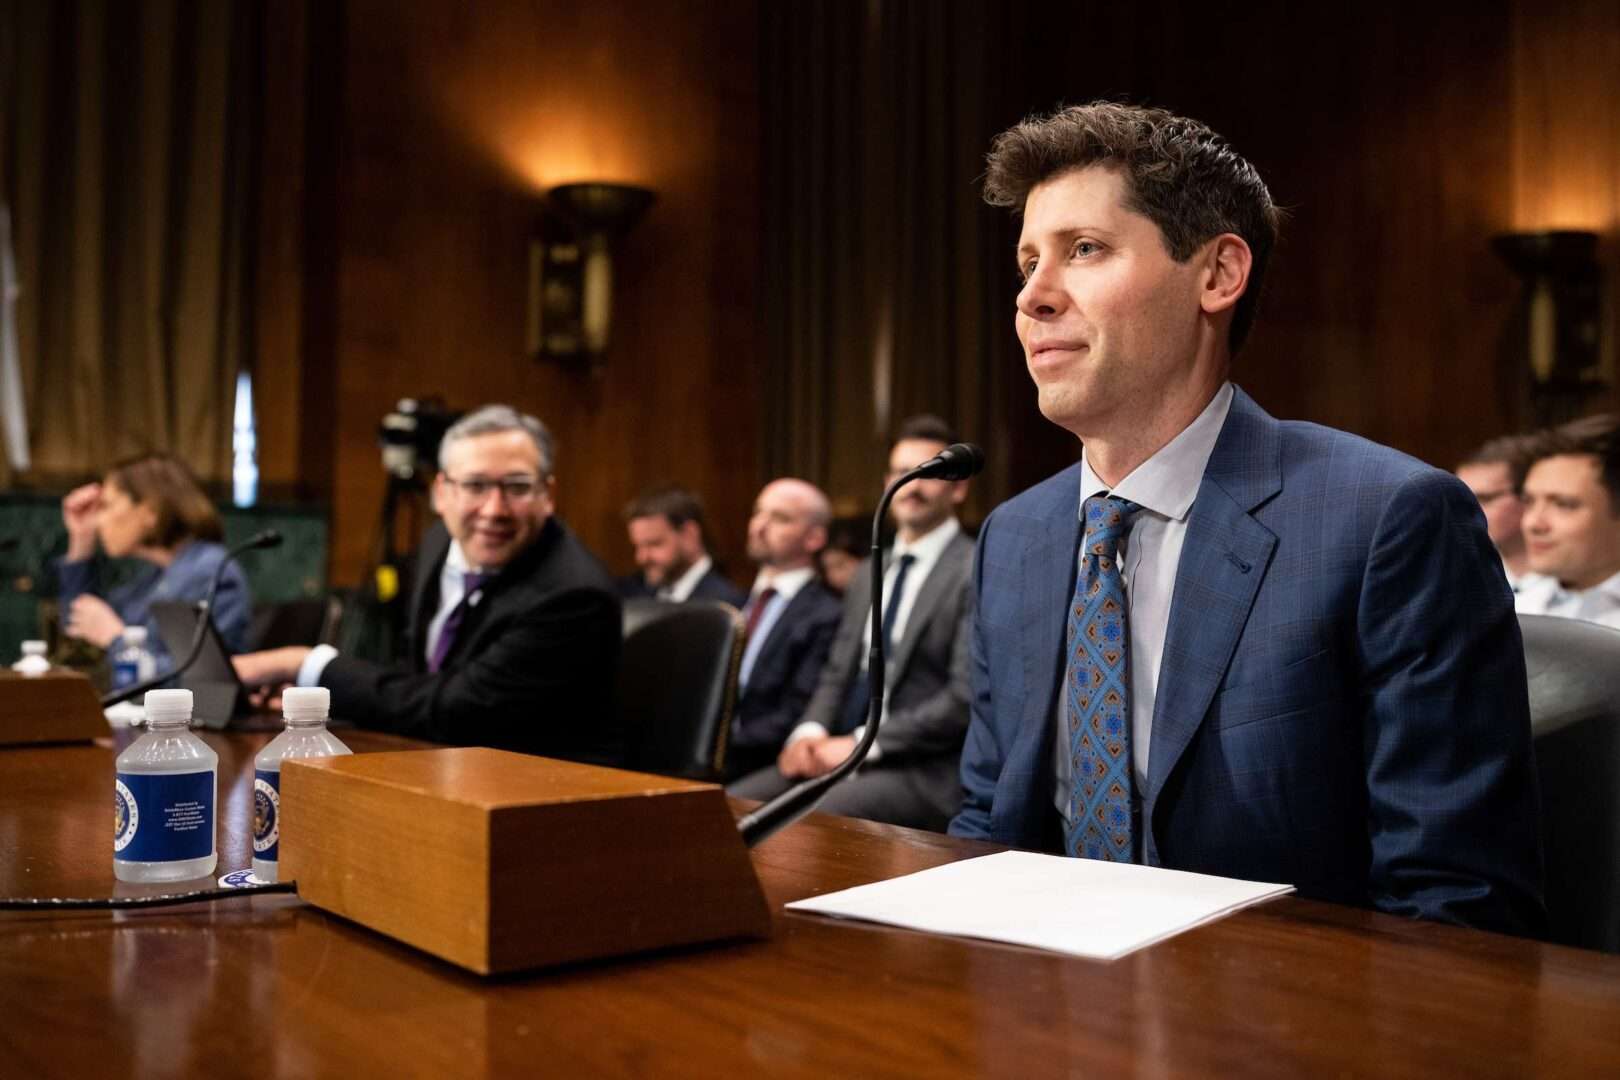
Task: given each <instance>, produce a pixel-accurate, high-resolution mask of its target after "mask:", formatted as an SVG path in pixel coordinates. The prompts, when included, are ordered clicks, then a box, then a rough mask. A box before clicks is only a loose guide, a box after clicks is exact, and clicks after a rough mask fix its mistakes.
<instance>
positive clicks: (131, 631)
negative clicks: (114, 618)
mask: <svg viewBox="0 0 1620 1080" xmlns="http://www.w3.org/2000/svg"><path fill="white" fill-rule="evenodd" d="M124 644H125V645H145V644H146V627H144V626H126V627H124Z"/></svg>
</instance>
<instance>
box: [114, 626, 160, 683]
mask: <svg viewBox="0 0 1620 1080" xmlns="http://www.w3.org/2000/svg"><path fill="white" fill-rule="evenodd" d="M122 637H123V639H124V642H123V644H122V645H120V646H119V648H118V651H117V652H115V653H113V674H112V688H113V689H114V690H122V689H123V688H124V687H126V686H134V685H135V684H136V683H138V682H144V681H146V680H147V679H150V678H151V677H152V676H153V675H155V674H156V673H157V660H156V659H154V658H153V656H152V654H151V653H150V652H148V651H147V649H146V627H144V626H126V627H124V633H123V634H122Z"/></svg>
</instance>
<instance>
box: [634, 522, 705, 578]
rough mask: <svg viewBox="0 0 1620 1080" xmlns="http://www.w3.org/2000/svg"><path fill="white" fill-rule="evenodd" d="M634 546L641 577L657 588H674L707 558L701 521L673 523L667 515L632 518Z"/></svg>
mask: <svg viewBox="0 0 1620 1080" xmlns="http://www.w3.org/2000/svg"><path fill="white" fill-rule="evenodd" d="M629 530H630V546H631V547H632V548H634V549H635V553H636V565H637V566H639V567H640V568H641V576H642V577H643V578H645V579H646V581H647V584H648V585H651V586H652V587H653V588H655V589H659V588H663V587H664V586H665V585H673V584H674V583H675V582H677V581H679V580H680V578H681V575H682V574H684V573H686V572H687V571H688V570H690V569H691V568H692V564H693V563H695V562H697V561H698V560H699V559H701V558H702V557H703V540H702V535H701V533H700V531H699V529H698V525H697V522H695V521H688V522H684V523H682V524H680V525H674V524H671V523H670V520H669V518H667V517H665V516H664V515H663V514H653V515H650V516H648V517H638V518H631V519H630V525H629Z"/></svg>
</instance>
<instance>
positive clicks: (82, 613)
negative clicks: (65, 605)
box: [64, 593, 124, 649]
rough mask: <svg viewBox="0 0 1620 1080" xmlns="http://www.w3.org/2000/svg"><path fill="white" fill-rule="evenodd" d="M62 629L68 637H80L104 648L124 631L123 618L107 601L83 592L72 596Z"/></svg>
mask: <svg viewBox="0 0 1620 1080" xmlns="http://www.w3.org/2000/svg"><path fill="white" fill-rule="evenodd" d="M64 629H65V630H66V632H67V635H68V637H76V638H82V639H83V640H85V641H88V642H89V643H90V644H92V645H95V646H97V647H99V648H102V649H105V648H106V647H107V646H108V645H111V644H112V643H113V641H114V640H115V639H116V638H117V637H118V635H119V634H122V633H123V632H124V620H123V619H120V618H119V617H118V612H116V611H114V610H113V609H112V608H111V607H109V606H108V605H107V601H105V600H103V599H102V598H101V597H99V596H91V595H90V594H89V593H84V594H81V595H79V596H76V597H74V599H73V607H72V608H70V609H69V610H68V619H67V626H66V627H64Z"/></svg>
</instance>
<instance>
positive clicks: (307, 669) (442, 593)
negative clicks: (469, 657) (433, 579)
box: [297, 540, 480, 686]
mask: <svg viewBox="0 0 1620 1080" xmlns="http://www.w3.org/2000/svg"><path fill="white" fill-rule="evenodd" d="M478 569H480V568H479V567H476V566H473V565H472V564H471V563H470V562H468V561H467V554H466V552H464V551H462V550H461V542H460V541H458V540H451V541H450V549H449V550H448V551H447V552H445V555H444V565H443V566H442V567H440V568H439V606H438V608H437V610H435V611H434V613H433V618H432V619H430V620H428V628H427V645H426V650H427V651H426V652H425V653H424V654H423V655H425V656H432V655H433V650H434V649H435V648H437V647H438V644H439V635H441V634H442V633H444V621H445V620H446V619H448V618H449V617H450V613H451V612H452V611H454V610H455V609H456V605H457V604H459V603H461V598H462V596H464V595H465V594H466V592H467V575H468V574H470V573H473V572H474V571H476V570H478ZM476 602H477V601H476V600H475V601H474V603H476ZM337 654H338V651H337V650H336V649H334V648H333V647H332V646H330V645H317V646H315V647H314V648H313V649H311V650H310V651H309V655H308V656H306V657H304V662H303V663H302V664H301V665H299V668H298V679H297V683H298V685H299V686H319V685H321V672H323V671H325V670H326V665H327V664H330V663H331V662H332V660H333V659H334V658H335V657H336V656H337Z"/></svg>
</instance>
